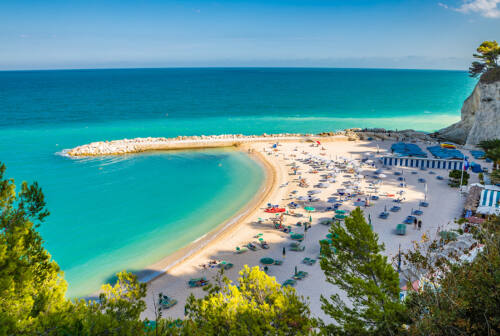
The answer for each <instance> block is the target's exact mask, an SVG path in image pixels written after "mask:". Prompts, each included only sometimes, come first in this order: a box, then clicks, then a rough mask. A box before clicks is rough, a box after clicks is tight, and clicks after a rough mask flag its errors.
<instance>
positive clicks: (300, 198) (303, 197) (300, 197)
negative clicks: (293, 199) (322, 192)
mask: <svg viewBox="0 0 500 336" xmlns="http://www.w3.org/2000/svg"><path fill="white" fill-rule="evenodd" d="M307 199H308V198H307V197H305V196H299V197H297V200H299V201H307Z"/></svg>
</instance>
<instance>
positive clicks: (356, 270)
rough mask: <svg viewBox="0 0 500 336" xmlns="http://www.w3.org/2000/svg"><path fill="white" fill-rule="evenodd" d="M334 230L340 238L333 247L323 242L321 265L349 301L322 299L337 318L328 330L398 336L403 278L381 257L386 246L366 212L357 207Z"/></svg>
mask: <svg viewBox="0 0 500 336" xmlns="http://www.w3.org/2000/svg"><path fill="white" fill-rule="evenodd" d="M330 232H331V233H332V234H333V237H336V238H335V239H333V244H332V247H330V246H329V244H328V243H325V242H322V243H321V244H322V246H321V249H322V251H323V257H322V259H321V269H322V270H323V271H324V272H325V275H326V279H327V281H328V282H330V283H332V284H334V285H336V286H338V287H339V288H340V289H342V290H343V291H344V292H345V293H346V294H347V297H348V298H349V302H348V303H347V304H346V302H345V301H344V300H343V299H341V298H340V296H339V295H338V294H333V295H331V296H330V300H328V299H327V298H324V297H322V298H321V302H322V304H323V305H322V308H323V310H324V311H325V313H326V314H328V315H329V316H331V317H332V318H333V319H334V320H335V322H336V323H335V324H331V325H327V326H324V330H326V331H327V332H328V333H329V334H334V335H395V334H397V333H398V331H399V330H400V329H401V325H402V323H401V321H402V320H404V311H405V307H404V305H403V304H402V303H401V302H400V300H399V276H398V273H397V272H396V271H395V270H394V268H393V266H392V265H391V264H390V263H389V262H388V261H387V257H385V256H382V255H381V252H382V251H383V250H384V245H383V244H379V243H378V236H377V234H376V233H374V232H373V230H372V229H371V227H370V225H369V224H368V223H367V222H366V220H365V218H364V215H363V212H362V211H361V210H360V208H357V209H356V210H354V211H353V212H352V213H351V215H350V216H349V217H348V218H346V219H345V224H341V223H340V222H336V223H333V224H332V226H331V229H330ZM332 251H336V252H335V253H333V252H332Z"/></svg>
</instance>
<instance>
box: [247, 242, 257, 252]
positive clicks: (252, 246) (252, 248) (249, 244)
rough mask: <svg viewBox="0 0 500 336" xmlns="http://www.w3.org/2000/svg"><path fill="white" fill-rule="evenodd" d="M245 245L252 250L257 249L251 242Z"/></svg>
mask: <svg viewBox="0 0 500 336" xmlns="http://www.w3.org/2000/svg"><path fill="white" fill-rule="evenodd" d="M246 247H248V249H249V250H252V251H256V250H257V246H255V245H254V244H252V243H248V244H247V245H246Z"/></svg>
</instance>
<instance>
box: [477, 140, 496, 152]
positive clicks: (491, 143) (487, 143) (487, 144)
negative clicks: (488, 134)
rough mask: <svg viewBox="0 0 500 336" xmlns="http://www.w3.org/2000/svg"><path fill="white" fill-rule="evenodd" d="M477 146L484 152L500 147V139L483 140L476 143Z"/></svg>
mask: <svg viewBox="0 0 500 336" xmlns="http://www.w3.org/2000/svg"><path fill="white" fill-rule="evenodd" d="M478 146H479V147H480V148H482V149H483V150H484V151H485V152H487V151H489V150H490V149H495V148H500V139H491V140H483V141H481V142H480V143H479V144H478Z"/></svg>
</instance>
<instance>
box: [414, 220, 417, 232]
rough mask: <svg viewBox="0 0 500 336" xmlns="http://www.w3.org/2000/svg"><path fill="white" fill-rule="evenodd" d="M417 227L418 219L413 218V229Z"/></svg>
mask: <svg viewBox="0 0 500 336" xmlns="http://www.w3.org/2000/svg"><path fill="white" fill-rule="evenodd" d="M416 229H417V219H416V218H413V230H416Z"/></svg>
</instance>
